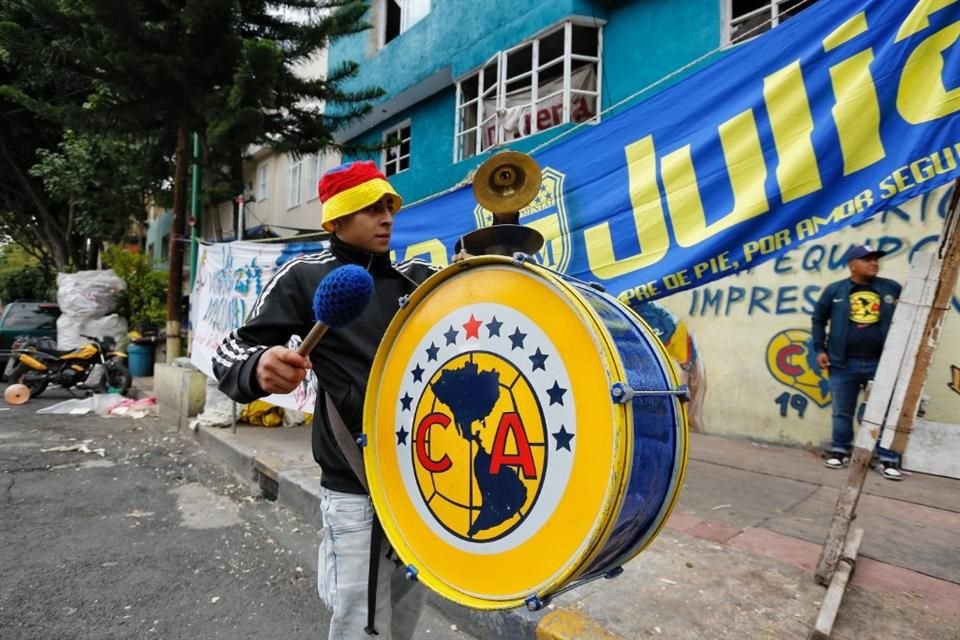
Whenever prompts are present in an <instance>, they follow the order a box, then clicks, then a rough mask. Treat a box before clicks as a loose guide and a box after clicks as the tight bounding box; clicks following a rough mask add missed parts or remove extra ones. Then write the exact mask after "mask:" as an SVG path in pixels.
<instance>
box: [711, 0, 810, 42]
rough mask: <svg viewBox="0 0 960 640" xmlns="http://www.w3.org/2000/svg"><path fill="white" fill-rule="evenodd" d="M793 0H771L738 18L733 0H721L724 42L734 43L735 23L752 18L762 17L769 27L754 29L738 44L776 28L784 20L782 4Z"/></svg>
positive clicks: (791, 13) (794, 14) (806, 6)
mask: <svg viewBox="0 0 960 640" xmlns="http://www.w3.org/2000/svg"><path fill="white" fill-rule="evenodd" d="M792 1H793V0H770V1H769V2H767V3H766V4H765V5H764V6H762V7H759V8H757V9H754V10H753V11H751V12H750V13H745V14H743V15H742V16H737V17H736V18H734V17H733V0H721V3H722V5H721V7H720V9H721V15H722V16H723V29H721V32H722V33H723V43H722V44H724V45H728V44H732V43H733V27H734V24H739V23H741V22H746V21H748V20H750V19H751V18H755V17H760V18H762V19H763V21H764V22H766V21H769V25H767V28H765V29H762V30H759V29H758V30H757V31H754V32H753V33H751V34H750V35H749V36H747V37H745V38H743V39H741V40H737V42H736V44H740V43H743V42H747V41H748V40H752V39H753V38H756V37H757V36H759V35H760V34H762V33H766V32H767V31H769V30H770V29H775V28H776V27H777V25H779V24H780V23H781V22H783V19H782V18H781V15H782V13H781V8H780V5H781V4H784V3H786V2H792ZM816 1H817V0H808V1H807V2H806V4H804V5H802V6H801V7H800V9H799V10H797V11H790V14H789V15H790V16H791V17H793V16H796V15H797V14H798V13H800V12H801V11H803V10H804V9H807V8H809V7H810V6H811V5H812V4H813V3H815V2H816Z"/></svg>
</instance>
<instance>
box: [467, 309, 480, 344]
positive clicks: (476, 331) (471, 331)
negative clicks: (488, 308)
mask: <svg viewBox="0 0 960 640" xmlns="http://www.w3.org/2000/svg"><path fill="white" fill-rule="evenodd" d="M481 324H483V323H482V322H480V321H479V320H477V319H476V318H474V317H473V314H472V313H471V314H470V320H468V321H467V322H465V323H464V324H463V328H464V329H465V330H466V332H467V340H469V339H470V338H476V339H477V340H479V339H480V325H481Z"/></svg>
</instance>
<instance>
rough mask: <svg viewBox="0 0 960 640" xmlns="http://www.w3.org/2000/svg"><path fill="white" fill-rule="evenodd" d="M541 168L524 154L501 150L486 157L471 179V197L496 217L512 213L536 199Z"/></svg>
mask: <svg viewBox="0 0 960 640" xmlns="http://www.w3.org/2000/svg"><path fill="white" fill-rule="evenodd" d="M541 179H542V177H541V175H540V167H539V166H537V163H536V161H534V159H533V158H531V157H530V156H529V155H527V154H525V153H520V152H518V151H501V152H500V153H496V154H494V155H492V156H490V158H488V159H487V160H486V161H485V162H484V163H483V164H481V165H480V166H479V167H478V168H477V172H476V173H475V174H474V176H473V195H474V197H476V199H477V202H478V203H480V206H482V207H483V208H485V209H487V210H489V211H491V212H492V213H493V215H494V218H496V217H497V214H513V213H516V212H518V211H520V209H523V208H524V207H525V206H527V205H528V204H530V202H531V201H532V200H533V199H534V198H535V197H537V193H538V192H539V191H540V182H541Z"/></svg>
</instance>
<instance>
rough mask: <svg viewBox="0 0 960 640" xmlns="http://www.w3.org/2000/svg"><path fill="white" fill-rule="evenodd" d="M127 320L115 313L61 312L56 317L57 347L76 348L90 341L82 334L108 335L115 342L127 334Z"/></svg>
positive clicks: (121, 339)
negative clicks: (91, 314) (95, 315)
mask: <svg viewBox="0 0 960 640" xmlns="http://www.w3.org/2000/svg"><path fill="white" fill-rule="evenodd" d="M127 328H128V327H127V320H126V318H122V317H120V316H119V315H117V314H116V313H111V314H110V315H108V316H97V317H79V318H78V317H77V316H74V315H73V314H71V313H63V314H61V315H60V317H59V318H57V348H58V349H61V350H64V351H65V350H67V349H77V348H79V347H81V346H83V345H84V344H85V343H87V342H90V340H88V339H87V338H84V337H83V336H94V337H96V338H103V337H106V336H109V337H111V338H113V339H114V340H115V341H116V342H117V344H120V342H122V341H123V339H124V338H125V337H126V335H127Z"/></svg>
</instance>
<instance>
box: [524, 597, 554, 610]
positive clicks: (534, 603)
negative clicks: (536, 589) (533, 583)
mask: <svg viewBox="0 0 960 640" xmlns="http://www.w3.org/2000/svg"><path fill="white" fill-rule="evenodd" d="M548 602H549V600H541V599H540V596H538V595H537V594H533V595H532V596H527V599H526V600H524V601H523V603H524V604H525V605H526V606H527V611H540V609H543V608H544V607H545V606H547V603H548Z"/></svg>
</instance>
